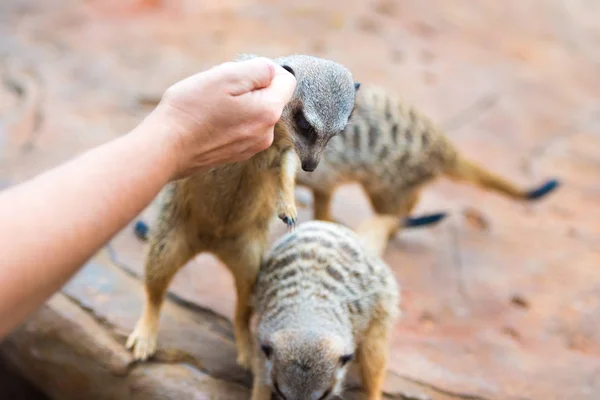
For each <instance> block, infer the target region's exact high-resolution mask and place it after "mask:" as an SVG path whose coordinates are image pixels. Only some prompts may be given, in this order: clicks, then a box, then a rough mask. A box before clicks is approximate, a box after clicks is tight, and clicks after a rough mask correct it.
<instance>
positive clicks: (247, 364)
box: [237, 350, 252, 371]
mask: <svg viewBox="0 0 600 400" xmlns="http://www.w3.org/2000/svg"><path fill="white" fill-rule="evenodd" d="M237 363H238V365H239V366H240V367H242V368H244V369H247V370H249V371H250V370H252V359H251V357H250V353H249V352H248V351H246V350H238V356H237Z"/></svg>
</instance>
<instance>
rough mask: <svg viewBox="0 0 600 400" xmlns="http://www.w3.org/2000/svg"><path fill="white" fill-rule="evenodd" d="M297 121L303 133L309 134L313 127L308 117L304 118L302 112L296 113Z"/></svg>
mask: <svg viewBox="0 0 600 400" xmlns="http://www.w3.org/2000/svg"><path fill="white" fill-rule="evenodd" d="M295 120H296V126H297V127H298V129H300V130H301V131H302V132H309V131H310V130H311V129H312V126H311V125H310V122H308V121H307V120H306V117H305V116H304V114H303V113H302V111H298V112H297V113H296V116H295Z"/></svg>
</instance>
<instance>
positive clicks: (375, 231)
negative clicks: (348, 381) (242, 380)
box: [252, 214, 406, 400]
mask: <svg viewBox="0 0 600 400" xmlns="http://www.w3.org/2000/svg"><path fill="white" fill-rule="evenodd" d="M399 222H400V219H399V218H398V217H397V216H396V215H384V214H376V215H375V216H374V217H372V218H371V219H369V220H367V221H365V222H363V223H362V224H361V225H359V227H358V228H357V229H356V233H355V232H354V231H352V230H350V229H349V228H347V227H345V226H342V225H340V224H337V223H333V222H326V221H310V222H305V223H302V224H300V225H299V226H298V228H297V229H296V230H295V231H294V232H292V233H291V234H288V235H286V236H284V237H282V238H280V239H279V240H278V241H277V242H275V244H274V245H273V247H272V249H271V250H270V252H269V253H268V254H267V255H266V257H265V260H264V262H263V264H262V266H261V269H260V271H259V274H258V278H257V282H256V286H255V293H254V296H253V297H254V313H255V314H256V315H257V317H258V318H257V323H256V331H255V335H254V336H255V346H256V349H257V351H255V352H254V367H253V370H254V384H253V389H252V390H253V391H252V400H268V399H271V396H272V395H275V396H276V397H277V398H279V399H284V400H325V399H329V398H332V397H334V396H339V395H340V392H341V391H342V389H343V381H344V378H345V375H346V372H347V369H348V367H349V364H350V362H351V361H352V360H356V362H357V363H358V366H359V370H360V374H361V377H362V384H363V387H364V389H365V390H366V393H367V394H368V398H369V399H370V400H379V399H381V391H382V385H383V381H384V377H385V372H386V369H387V353H388V338H389V334H390V330H391V328H392V326H393V325H394V323H395V321H396V318H397V315H398V313H399V300H400V289H399V287H398V285H397V283H396V280H395V277H394V275H393V274H392V271H391V270H390V268H389V267H388V266H387V265H386V263H385V262H384V261H383V260H382V259H381V255H382V253H383V251H384V250H385V247H386V243H387V241H388V239H389V237H390V235H391V234H393V233H394V232H395V231H397V230H398V229H399V228H400V227H401V225H402V224H400V223H399ZM404 225H406V223H405V224H404Z"/></svg>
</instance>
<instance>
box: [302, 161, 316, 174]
mask: <svg viewBox="0 0 600 400" xmlns="http://www.w3.org/2000/svg"><path fill="white" fill-rule="evenodd" d="M302 169H303V170H304V171H306V172H313V171H314V170H315V169H317V162H316V161H312V160H311V161H303V162H302Z"/></svg>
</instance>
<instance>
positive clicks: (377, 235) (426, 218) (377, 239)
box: [355, 213, 446, 256]
mask: <svg viewBox="0 0 600 400" xmlns="http://www.w3.org/2000/svg"><path fill="white" fill-rule="evenodd" d="M445 217H446V214H445V213H436V214H430V215H423V216H420V217H406V218H398V216H397V215H392V214H377V215H375V216H374V217H372V218H369V219H367V220H365V221H363V222H362V223H361V224H359V226H358V227H357V228H356V230H355V231H356V233H357V234H358V236H359V237H360V239H361V241H362V243H363V245H364V246H365V247H367V248H369V249H371V250H373V251H375V252H376V253H377V254H378V255H380V256H381V255H382V254H383V252H384V250H385V247H386V246H387V243H388V241H389V239H390V237H391V236H392V235H394V234H395V233H396V232H398V230H399V229H400V228H405V227H418V226H425V225H431V224H435V223H437V222H439V221H441V220H442V219H444V218H445Z"/></svg>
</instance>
